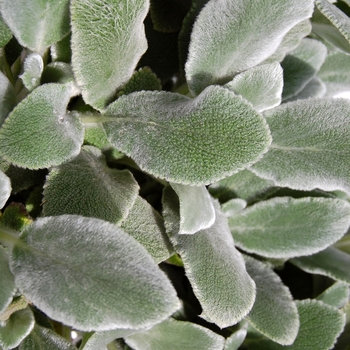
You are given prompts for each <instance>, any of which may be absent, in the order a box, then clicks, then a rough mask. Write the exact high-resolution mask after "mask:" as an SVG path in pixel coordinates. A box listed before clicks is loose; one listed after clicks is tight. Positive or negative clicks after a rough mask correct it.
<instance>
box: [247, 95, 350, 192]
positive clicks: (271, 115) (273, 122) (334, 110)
mask: <svg viewBox="0 0 350 350" xmlns="http://www.w3.org/2000/svg"><path fill="white" fill-rule="evenodd" d="M349 108H350V101H348V100H345V99H336V100H335V99H327V98H323V99H308V100H298V101H295V102H291V103H286V104H282V105H281V106H278V107H276V108H274V109H273V110H270V111H266V112H264V116H265V117H266V120H267V122H268V124H269V127H270V129H271V134H272V139H273V141H272V144H271V146H270V150H269V152H268V153H267V154H266V155H265V156H264V158H263V159H262V160H261V161H259V162H258V163H256V164H254V165H253V166H252V167H251V170H252V171H254V172H255V173H256V174H257V175H258V176H261V177H263V178H266V179H271V180H273V181H274V182H275V184H276V185H277V186H282V187H290V188H293V189H297V190H312V189H314V188H320V189H322V190H325V191H334V190H343V191H345V192H348V193H350V178H349V173H350V163H349V161H348V159H349V156H350V151H349V150H350V119H349Z"/></svg>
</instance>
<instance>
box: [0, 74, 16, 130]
mask: <svg viewBox="0 0 350 350" xmlns="http://www.w3.org/2000/svg"><path fill="white" fill-rule="evenodd" d="M15 105H16V94H15V90H14V88H13V86H12V84H11V83H10V82H9V80H8V79H7V77H6V76H5V75H4V74H3V73H2V72H0V126H1V125H2V123H3V122H4V120H5V118H6V117H7V116H8V114H9V113H10V112H11V111H12V109H13V107H14V106H15Z"/></svg>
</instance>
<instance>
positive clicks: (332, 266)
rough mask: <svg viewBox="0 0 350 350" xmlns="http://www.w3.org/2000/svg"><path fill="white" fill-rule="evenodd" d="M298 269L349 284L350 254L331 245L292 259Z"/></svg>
mask: <svg viewBox="0 0 350 350" xmlns="http://www.w3.org/2000/svg"><path fill="white" fill-rule="evenodd" d="M291 262H292V263H293V264H294V265H296V266H298V267H299V268H300V269H302V270H304V271H306V272H309V273H315V274H318V275H323V276H328V277H330V278H333V279H335V280H338V281H341V282H345V283H348V284H350V271H349V266H350V255H349V254H347V253H344V252H342V251H341V250H338V249H336V248H333V247H329V248H327V249H325V250H323V251H321V252H319V253H317V254H314V255H311V256H303V257H300V258H296V259H292V260H291Z"/></svg>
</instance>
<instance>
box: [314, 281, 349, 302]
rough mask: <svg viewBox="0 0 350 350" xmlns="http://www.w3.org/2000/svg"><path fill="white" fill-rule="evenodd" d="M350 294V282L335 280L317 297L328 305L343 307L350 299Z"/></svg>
mask: <svg viewBox="0 0 350 350" xmlns="http://www.w3.org/2000/svg"><path fill="white" fill-rule="evenodd" d="M349 296H350V290H349V284H348V283H344V282H335V283H334V284H332V285H331V286H330V287H329V288H327V289H326V290H325V291H324V292H323V293H322V294H320V295H319V296H318V297H317V299H318V300H321V301H322V302H324V303H326V304H328V305H331V306H334V307H336V308H341V307H343V306H345V304H346V303H347V302H348V301H349Z"/></svg>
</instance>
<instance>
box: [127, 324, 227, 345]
mask: <svg viewBox="0 0 350 350" xmlns="http://www.w3.org/2000/svg"><path fill="white" fill-rule="evenodd" d="M125 341H126V343H127V344H128V345H129V346H131V347H132V348H133V349H134V350H148V349H152V350H164V349H171V350H193V349H198V350H202V349H203V350H204V349H205V350H221V349H223V347H224V343H225V338H224V337H222V336H221V335H218V334H216V333H214V332H213V331H211V330H209V329H208V328H205V327H202V326H199V325H197V324H194V323H191V322H185V321H176V320H174V319H172V318H169V319H168V320H166V321H164V322H162V323H160V324H158V325H156V326H154V327H152V328H151V329H149V330H147V331H143V332H139V333H136V334H133V335H130V336H128V337H126V339H125Z"/></svg>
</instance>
